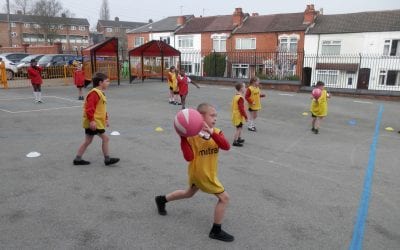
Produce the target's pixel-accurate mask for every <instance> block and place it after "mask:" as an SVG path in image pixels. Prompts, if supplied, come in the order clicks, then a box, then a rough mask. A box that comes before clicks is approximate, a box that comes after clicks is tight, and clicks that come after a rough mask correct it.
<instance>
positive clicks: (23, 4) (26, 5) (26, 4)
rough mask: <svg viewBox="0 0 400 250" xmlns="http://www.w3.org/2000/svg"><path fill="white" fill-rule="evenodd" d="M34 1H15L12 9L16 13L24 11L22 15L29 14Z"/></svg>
mask: <svg viewBox="0 0 400 250" xmlns="http://www.w3.org/2000/svg"><path fill="white" fill-rule="evenodd" d="M31 3H32V1H31V0H14V4H13V5H12V8H13V9H14V11H15V12H16V11H19V10H20V11H22V14H24V15H25V14H28V13H29V11H30V6H31Z"/></svg>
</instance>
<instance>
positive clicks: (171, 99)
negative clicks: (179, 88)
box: [169, 88, 174, 103]
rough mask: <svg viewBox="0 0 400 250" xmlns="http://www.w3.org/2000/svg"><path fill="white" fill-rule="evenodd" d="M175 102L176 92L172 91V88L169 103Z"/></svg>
mask: <svg viewBox="0 0 400 250" xmlns="http://www.w3.org/2000/svg"><path fill="white" fill-rule="evenodd" d="M173 101H174V91H172V88H170V89H169V102H170V103H171V102H173Z"/></svg>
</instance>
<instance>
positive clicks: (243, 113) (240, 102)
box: [238, 97, 247, 121]
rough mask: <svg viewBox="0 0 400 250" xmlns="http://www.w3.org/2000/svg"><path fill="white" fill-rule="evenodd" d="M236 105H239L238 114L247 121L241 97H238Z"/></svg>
mask: <svg viewBox="0 0 400 250" xmlns="http://www.w3.org/2000/svg"><path fill="white" fill-rule="evenodd" d="M238 106H239V112H240V115H241V116H243V117H244V118H245V119H246V121H247V114H246V111H245V110H244V100H243V98H242V97H241V98H239V101H238Z"/></svg>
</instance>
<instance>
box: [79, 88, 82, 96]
mask: <svg viewBox="0 0 400 250" xmlns="http://www.w3.org/2000/svg"><path fill="white" fill-rule="evenodd" d="M81 96H83V94H82V87H79V97H81Z"/></svg>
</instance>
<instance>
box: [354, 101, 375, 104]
mask: <svg viewBox="0 0 400 250" xmlns="http://www.w3.org/2000/svg"><path fill="white" fill-rule="evenodd" d="M353 102H356V103H363V104H374V103H373V102H366V101H353Z"/></svg>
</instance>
